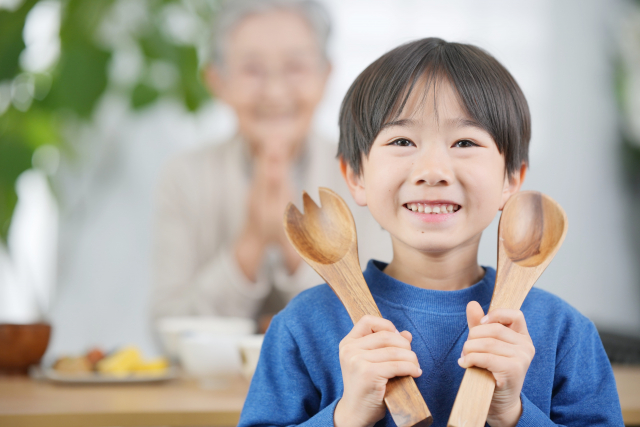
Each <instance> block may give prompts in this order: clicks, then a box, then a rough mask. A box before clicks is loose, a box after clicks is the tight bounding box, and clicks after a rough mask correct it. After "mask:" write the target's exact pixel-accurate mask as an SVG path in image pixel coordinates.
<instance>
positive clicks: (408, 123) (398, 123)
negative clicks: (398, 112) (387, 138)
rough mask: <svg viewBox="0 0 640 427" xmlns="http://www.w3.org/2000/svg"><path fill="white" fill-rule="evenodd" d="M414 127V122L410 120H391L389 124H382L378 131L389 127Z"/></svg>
mask: <svg viewBox="0 0 640 427" xmlns="http://www.w3.org/2000/svg"><path fill="white" fill-rule="evenodd" d="M415 125H416V121H415V120H411V119H400V120H392V121H390V122H387V123H385V124H383V125H382V127H381V128H380V131H382V130H384V129H386V128H388V127H391V126H400V127H411V126H415Z"/></svg>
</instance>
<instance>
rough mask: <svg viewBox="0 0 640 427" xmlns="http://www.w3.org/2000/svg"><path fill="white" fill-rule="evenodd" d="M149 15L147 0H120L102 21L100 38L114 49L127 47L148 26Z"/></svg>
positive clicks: (105, 44) (99, 30)
mask: <svg viewBox="0 0 640 427" xmlns="http://www.w3.org/2000/svg"><path fill="white" fill-rule="evenodd" d="M148 17H149V8H148V7H147V2H146V1H145V0H118V1H116V2H115V3H114V4H113V5H112V6H111V8H110V10H109V12H108V13H107V15H106V16H105V17H104V19H103V20H102V22H101V23H100V26H99V28H98V32H97V35H98V39H99V40H100V42H101V43H102V44H103V45H104V46H106V47H108V48H110V49H112V50H117V49H119V48H127V46H129V45H130V44H131V43H132V41H133V40H135V38H136V36H138V35H140V33H142V32H144V31H145V30H146V29H147V28H148V25H147V23H148V22H147V21H148V19H149V18H148Z"/></svg>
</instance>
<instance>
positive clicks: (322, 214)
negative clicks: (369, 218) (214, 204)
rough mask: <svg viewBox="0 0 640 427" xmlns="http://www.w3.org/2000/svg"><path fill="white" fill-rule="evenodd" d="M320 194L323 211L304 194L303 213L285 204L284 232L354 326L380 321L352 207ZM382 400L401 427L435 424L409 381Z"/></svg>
mask: <svg viewBox="0 0 640 427" xmlns="http://www.w3.org/2000/svg"><path fill="white" fill-rule="evenodd" d="M319 192H320V203H321V205H322V207H318V205H316V204H315V202H314V201H313V200H312V199H311V197H309V195H308V194H307V193H306V192H303V193H302V199H303V203H304V215H302V214H301V213H300V211H299V210H298V209H297V208H296V207H295V206H294V205H293V204H292V203H289V205H288V206H287V209H286V210H285V214H284V230H285V232H286V234H287V237H288V238H289V241H290V242H291V244H292V245H293V247H294V248H295V249H296V251H298V253H299V254H300V256H301V257H302V258H303V259H304V260H305V261H306V262H307V263H308V264H309V265H310V266H311V267H313V269H314V270H315V271H317V272H318V274H320V276H322V278H323V279H324V280H326V282H327V283H328V284H329V286H331V289H333V291H334V292H335V293H336V295H337V296H338V298H339V299H340V301H342V304H344V306H345V308H346V309H347V312H348V313H349V316H350V317H351V320H353V323H356V322H357V321H358V320H360V318H361V317H362V316H364V315H367V314H370V315H373V316H378V317H382V316H381V315H380V311H379V310H378V306H377V305H376V303H375V301H374V300H373V296H371V292H370V291H369V287H368V286H367V283H366V282H365V280H364V277H363V276H362V271H361V270H360V262H359V260H358V240H357V236H356V225H355V223H354V221H353V216H352V215H351V211H349V207H348V206H347V204H346V203H345V202H344V200H342V198H340V196H338V195H337V194H336V193H334V192H333V191H331V190H329V189H328V188H320V190H319ZM384 401H385V403H386V404H387V408H388V409H389V412H390V413H391V416H392V417H393V421H395V423H396V424H397V425H398V426H400V427H405V426H407V427H408V426H417V425H419V426H424V427H427V426H429V425H431V423H432V422H433V418H432V417H431V412H429V408H427V404H426V403H425V402H424V399H423V398H422V395H421V394H420V391H419V390H418V387H417V386H416V383H415V381H414V380H413V378H411V377H396V378H392V379H390V380H389V382H388V383H387V390H386V394H385V398H384Z"/></svg>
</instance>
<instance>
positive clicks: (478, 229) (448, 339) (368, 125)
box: [240, 38, 623, 427]
mask: <svg viewBox="0 0 640 427" xmlns="http://www.w3.org/2000/svg"><path fill="white" fill-rule="evenodd" d="M529 139H530V117H529V109H528V106H527V102H526V100H525V98H524V95H523V94H522V91H521V90H520V88H519V87H518V85H517V83H516V82H515V80H514V79H513V77H512V76H511V75H510V74H509V72H508V71H507V70H506V69H505V68H504V67H502V65H500V64H499V63H498V62H497V61H496V60H495V59H494V58H493V57H491V56H490V55H489V54H487V53H486V52H484V51H483V50H481V49H479V48H477V47H474V46H470V45H464V44H457V43H447V42H445V41H443V40H440V39H436V38H428V39H423V40H418V41H415V42H412V43H409V44H406V45H403V46H400V47H398V48H396V49H394V50H392V51H390V52H389V53H387V54H385V55H384V56H382V57H381V58H379V59H378V60H377V61H375V62H374V63H373V64H371V65H370V66H369V67H368V68H367V69H366V70H364V71H363V72H362V74H360V76H359V77H358V78H357V79H356V81H355V82H354V83H353V85H352V86H351V88H350V89H349V91H348V93H347V95H346V97H345V99H344V101H343V104H342V109H341V112H340V144H339V149H338V156H339V158H340V161H341V165H342V170H343V175H344V177H345V180H346V181H347V184H348V185H349V188H350V190H351V194H352V195H353V197H354V199H355V201H356V202H357V203H358V204H359V205H362V206H365V205H366V206H368V208H369V209H370V211H371V213H372V215H373V217H374V218H375V219H376V220H377V221H378V223H379V224H380V225H381V226H382V227H383V228H384V229H385V230H387V231H388V232H389V234H390V235H391V239H392V243H393V251H394V255H393V260H392V261H391V263H389V264H388V265H385V264H383V263H381V262H378V261H373V260H372V261H370V262H369V265H368V267H367V269H366V270H365V272H364V277H365V279H366V281H367V284H368V285H369V288H370V289H371V293H372V294H373V297H374V299H375V300H376V303H377V304H378V307H379V308H380V311H381V313H382V316H383V317H384V319H380V318H374V317H371V316H365V317H363V318H362V319H361V320H360V321H359V322H357V324H356V325H353V324H352V323H351V320H350V319H349V316H348V315H347V312H346V310H345V309H344V307H343V306H342V304H341V303H340V301H339V300H338V298H337V297H336V296H335V295H334V293H333V292H332V290H331V289H330V288H329V287H328V286H327V285H322V286H318V287H315V288H313V289H310V290H308V291H305V292H304V293H302V294H301V295H299V296H298V297H297V298H296V299H294V300H293V301H292V302H291V303H290V304H289V305H288V307H287V308H286V309H285V310H283V311H282V312H281V313H280V314H279V315H277V316H276V317H275V318H274V320H273V323H272V324H271V326H270V328H269V331H268V332H267V335H266V337H265V341H264V347H263V349H262V354H261V356H260V363H259V365H258V369H257V371H256V373H255V376H254V378H253V381H252V383H251V388H250V390H249V395H248V397H247V401H246V403H245V406H244V410H243V412H242V416H241V420H240V425H242V426H249V425H282V426H284V425H294V424H305V425H332V424H335V425H336V426H338V427H344V426H369V425H373V424H374V423H378V424H379V425H394V424H393V421H392V419H391V417H390V415H389V413H388V412H387V411H386V408H385V406H384V402H383V398H384V392H385V386H386V383H387V381H388V379H389V378H393V377H396V376H404V375H411V376H412V377H414V378H415V381H416V384H417V385H418V388H419V389H420V392H421V393H422V395H423V397H424V399H425V401H426V403H427V405H428V406H429V409H430V410H431V412H432V414H433V418H434V423H433V425H434V426H445V425H446V423H447V420H448V418H449V413H450V411H451V408H452V406H453V402H454V400H455V397H456V393H457V391H458V387H459V385H460V382H461V380H462V376H463V374H464V369H463V368H467V367H470V366H477V367H481V368H485V369H488V370H489V371H490V372H492V373H493V376H494V377H495V379H496V389H495V393H494V395H493V400H492V402H491V407H490V410H489V416H488V419H487V423H488V424H489V425H490V426H492V427H499V426H516V425H518V426H537V427H540V426H553V425H566V426H580V427H584V426H587V425H588V426H622V425H623V422H622V417H621V411H620V405H619V401H618V396H617V392H616V387H615V381H614V378H613V373H612V371H611V366H610V365H609V362H608V360H607V357H606V355H605V353H604V350H603V348H602V344H601V342H600V339H599V337H598V334H597V332H596V329H595V327H594V326H593V324H592V323H591V322H590V321H589V320H588V319H586V318H585V317H584V316H582V315H580V314H579V313H578V312H577V311H576V310H575V309H573V308H571V307H570V306H569V305H568V304H566V303H565V302H563V301H562V300H560V299H559V298H557V297H555V296H553V295H551V294H549V293H547V292H544V291H542V290H540V289H536V288H534V289H533V290H532V291H531V293H530V294H529V296H528V297H527V299H526V300H525V302H524V304H523V305H522V310H521V311H519V310H506V309H499V310H495V311H493V312H491V313H490V314H489V315H487V316H485V315H484V313H485V312H486V311H487V309H488V307H489V303H490V300H491V296H492V292H493V285H494V281H495V270H493V269H492V268H490V267H484V268H483V267H480V266H479V265H478V263H477V252H478V244H479V242H480V236H481V234H482V231H483V230H484V229H485V228H486V227H487V226H488V225H489V224H490V223H491V221H492V220H493V218H494V217H495V215H496V213H497V211H498V210H501V209H502V207H503V206H504V204H505V202H506V201H507V199H508V198H509V196H511V195H512V194H514V193H515V192H517V191H518V190H519V189H520V186H521V184H522V182H523V180H524V178H525V173H526V170H527V152H528V145H529ZM525 319H526V320H525ZM398 331H402V332H400V333H398Z"/></svg>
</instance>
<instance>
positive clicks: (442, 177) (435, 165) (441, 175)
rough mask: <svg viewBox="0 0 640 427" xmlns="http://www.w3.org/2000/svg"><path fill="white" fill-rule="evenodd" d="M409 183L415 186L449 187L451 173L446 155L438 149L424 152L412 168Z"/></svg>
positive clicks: (451, 177) (451, 180)
mask: <svg viewBox="0 0 640 427" xmlns="http://www.w3.org/2000/svg"><path fill="white" fill-rule="evenodd" d="M411 181H412V182H413V183H414V184H416V185H423V184H424V185H428V186H430V187H433V186H438V185H449V184H451V183H452V182H453V171H452V169H451V165H450V163H449V159H448V158H447V156H446V153H443V152H442V150H440V149H432V150H425V152H424V153H423V155H421V156H420V158H419V159H417V161H416V163H415V164H414V167H413V173H412V177H411Z"/></svg>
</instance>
